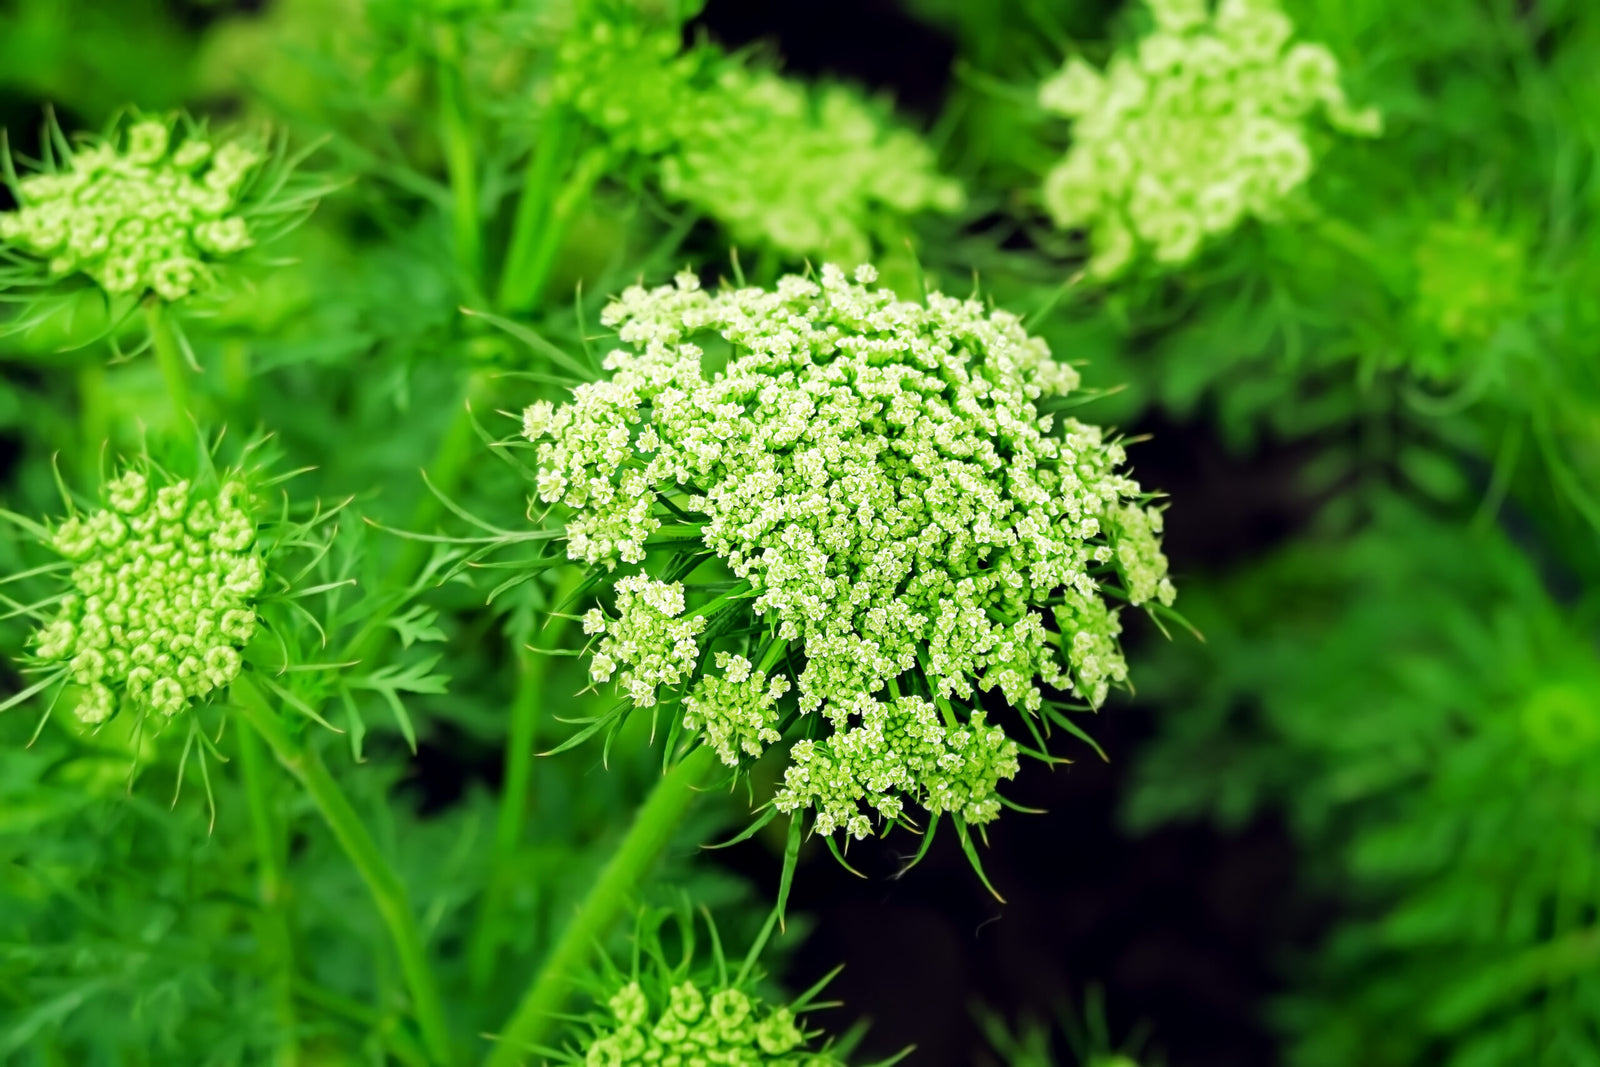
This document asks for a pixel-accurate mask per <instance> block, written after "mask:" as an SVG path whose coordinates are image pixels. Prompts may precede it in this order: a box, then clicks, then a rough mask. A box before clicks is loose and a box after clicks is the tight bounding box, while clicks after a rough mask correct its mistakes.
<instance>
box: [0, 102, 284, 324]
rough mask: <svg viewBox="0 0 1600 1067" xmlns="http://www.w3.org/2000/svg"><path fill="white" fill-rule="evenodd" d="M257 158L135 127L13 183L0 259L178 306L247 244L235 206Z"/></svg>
mask: <svg viewBox="0 0 1600 1067" xmlns="http://www.w3.org/2000/svg"><path fill="white" fill-rule="evenodd" d="M119 141H120V142H121V143H120V145H119ZM266 159H267V155H266V153H265V152H263V151H262V150H261V149H259V148H257V147H255V146H253V145H250V144H248V143H245V142H240V141H230V142H225V143H222V144H220V145H214V144H212V142H210V141H209V140H206V139H205V138H204V137H203V136H202V135H201V134H199V133H197V132H191V133H189V134H188V135H187V136H186V137H184V138H182V139H175V138H174V137H173V134H172V130H171V128H170V126H169V124H168V123H166V122H159V121H149V120H146V121H139V122H135V123H133V124H131V125H130V126H129V127H128V128H127V131H126V135H125V137H118V136H113V137H111V138H109V139H106V140H103V141H98V142H90V143H89V144H86V145H83V146H80V147H79V148H77V149H73V150H68V151H65V152H63V158H61V159H60V160H58V161H57V165H56V166H55V167H53V168H51V169H47V170H46V171H44V172H42V173H38V174H31V175H28V176H27V177H24V178H21V179H20V180H18V181H16V183H15V185H14V187H13V188H14V191H15V193H16V197H17V201H18V204H19V206H18V208H17V210H16V211H14V212H7V213H4V214H0V251H3V250H6V249H9V250H12V251H14V252H20V253H21V254H22V255H24V256H26V257H29V258H31V259H34V260H38V261H39V262H40V264H41V266H42V268H43V270H44V271H45V272H46V274H47V275H48V276H49V277H50V278H52V279H54V278H63V277H66V276H68V275H72V274H83V275H86V276H87V277H89V278H90V279H92V280H93V281H94V282H95V284H97V285H98V286H100V288H101V289H103V290H105V291H106V292H107V293H109V294H111V295H113V296H116V295H122V294H139V293H143V292H145V291H147V290H148V291H151V292H154V293H155V294H156V295H157V296H158V297H160V298H161V299H162V300H165V301H169V302H170V301H177V300H182V299H183V298H184V297H187V296H189V295H190V294H191V293H194V292H196V291H198V290H201V289H204V288H206V287H207V286H208V285H209V284H210V283H211V280H212V279H211V267H210V265H211V264H213V263H215V262H217V261H218V260H221V259H225V258H226V257H228V256H231V255H234V254H235V253H238V252H241V251H243V250H244V249H246V248H248V247H250V245H252V244H253V243H254V241H255V235H254V234H253V233H252V230H251V227H250V225H249V224H248V222H247V221H246V219H245V218H244V216H243V215H242V214H241V212H240V197H241V194H242V192H243V190H244V188H245V186H246V185H247V184H248V182H249V179H250V177H251V175H252V173H253V172H254V171H255V169H256V168H257V167H258V166H259V165H260V164H262V163H263V162H264V161H265V160H266Z"/></svg>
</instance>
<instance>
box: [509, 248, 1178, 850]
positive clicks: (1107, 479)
mask: <svg viewBox="0 0 1600 1067" xmlns="http://www.w3.org/2000/svg"><path fill="white" fill-rule="evenodd" d="M856 279H857V281H856V282H854V283H852V282H851V281H849V280H848V279H847V278H846V277H845V275H844V273H843V272H842V271H841V270H840V269H839V268H837V267H835V266H832V265H828V266H825V267H824V268H823V269H822V272H821V278H820V281H813V280H811V279H809V278H804V277H800V276H789V277H786V278H783V279H781V280H780V281H779V283H778V285H777V287H776V289H775V290H774V291H765V290H761V289H753V288H752V289H738V290H731V291H729V290H724V291H722V292H720V293H716V294H712V293H707V292H705V291H702V290H701V289H700V288H699V286H698V283H697V282H696V280H695V279H694V278H693V276H691V275H687V274H685V275H680V276H679V279H678V283H677V284H676V285H675V286H663V287H660V288H656V289H649V290H647V289H645V288H643V287H637V286H636V287H634V288H631V289H629V290H627V291H626V292H624V293H623V294H622V296H621V297H620V298H619V299H618V300H617V301H615V302H614V303H613V304H612V305H611V306H610V307H608V308H607V310H606V311H605V313H604V316H603V319H604V321H605V322H606V323H607V324H608V325H611V326H613V327H616V328H618V329H619V333H620V336H621V339H622V340H623V341H624V342H625V343H626V344H628V345H630V346H632V347H631V348H621V349H617V350H615V351H613V352H611V353H610V354H609V355H608V356H607V358H606V360H605V366H606V367H607V369H608V370H609V371H610V372H611V377H610V378H609V379H607V380H604V381H599V382H594V383H589V384H585V385H582V386H579V387H578V388H577V389H575V390H574V394H573V397H572V399H571V401H570V402H569V403H566V404H564V405H561V406H560V407H554V406H550V405H544V404H541V405H536V406H535V408H533V409H530V411H529V412H528V413H527V415H526V416H525V420H524V422H525V426H526V427H527V428H528V429H530V430H531V431H532V432H531V434H530V436H532V437H534V438H535V439H536V440H537V441H538V442H539V447H538V467H539V473H538V495H539V498H540V499H541V500H542V501H543V502H545V503H547V504H552V505H561V506H562V507H563V508H564V509H565V511H566V513H567V515H568V521H567V531H568V545H567V551H568V555H569V556H570V557H571V558H573V559H575V560H582V561H584V562H587V563H591V564H601V565H604V566H606V567H614V566H616V565H617V564H618V563H621V562H628V563H640V562H642V561H644V559H645V545H646V541H647V540H648V539H649V538H650V537H651V535H652V534H653V533H654V532H655V531H656V530H658V529H659V528H660V527H661V518H660V517H659V516H658V514H657V512H658V511H664V510H665V505H664V504H662V501H663V500H665V501H670V502H671V503H672V505H673V507H674V508H675V509H677V510H679V511H681V512H686V513H688V514H690V515H692V516H699V517H703V520H704V522H703V527H702V528H701V531H700V537H701V539H702V540H703V542H704V544H705V545H706V547H707V548H709V549H711V550H712V551H713V552H714V553H715V554H716V555H717V556H718V557H720V559H721V560H722V561H723V562H724V563H725V564H726V566H727V567H728V568H729V569H730V570H731V571H732V572H733V573H734V574H735V575H736V576H737V577H739V578H742V579H744V580H746V581H748V582H749V583H750V585H751V587H752V596H751V598H750V599H749V600H748V601H743V602H741V603H745V604H748V605H749V607H748V609H745V610H749V611H751V612H753V613H754V614H755V615H757V616H764V617H768V618H767V625H768V626H771V627H773V628H774V629H775V630H776V634H777V637H778V639H779V640H781V641H785V642H797V643H798V645H799V650H800V651H802V652H803V654H804V662H805V666H804V669H803V670H801V671H800V673H799V675H798V677H797V678H796V679H795V684H796V690H797V706H798V709H799V711H800V713H801V714H802V715H808V714H811V713H814V712H817V711H819V710H820V711H821V712H822V714H823V716H824V717H825V718H826V720H827V721H828V723H829V724H830V725H831V726H832V728H833V733H832V736H830V737H824V738H823V739H822V740H820V741H819V742H818V743H817V745H816V752H817V753H818V755H816V756H808V757H807V759H808V761H809V762H810V763H811V764H812V767H813V769H812V770H811V771H809V772H808V773H809V775H810V778H809V779H808V778H807V776H806V775H805V774H801V775H799V776H798V777H796V778H795V780H794V781H793V782H792V783H791V785H790V795H791V796H792V797H794V798H797V800H796V803H813V802H825V804H826V806H828V807H829V810H830V811H832V812H833V816H832V817H831V820H830V821H831V822H833V823H837V824H839V825H845V824H846V822H847V821H848V820H847V819H846V818H845V817H844V816H843V814H842V813H843V811H844V800H843V799H841V798H844V797H846V796H848V795H852V792H853V795H854V797H855V799H857V800H860V801H862V802H865V803H870V804H872V805H873V806H874V807H876V808H877V809H878V810H879V811H880V812H884V813H886V814H887V813H888V809H886V808H885V807H884V806H883V805H884V803H887V801H885V799H884V794H885V792H886V791H891V790H898V791H900V792H902V793H904V794H905V795H906V796H909V797H911V798H914V799H915V800H917V802H919V803H928V802H930V801H931V802H932V803H934V804H936V805H938V806H939V807H940V808H941V809H942V810H949V811H960V812H962V813H963V814H964V816H965V817H968V818H983V817H988V815H991V814H992V813H993V811H994V810H995V809H994V806H993V805H992V804H991V803H990V800H991V799H992V787H993V783H994V781H995V780H996V779H998V778H1000V777H1005V776H1007V775H1008V774H1009V773H1010V768H1011V766H1012V764H1013V762H1014V759H1013V757H1014V754H1015V753H1014V749H1008V748H1006V747H1005V744H1003V743H1002V740H1001V739H1000V738H999V737H997V736H996V731H995V728H993V727H984V726H981V725H979V724H980V723H981V720H980V719H978V718H977V716H976V715H974V716H973V723H972V724H971V725H969V726H968V727H965V728H958V727H959V723H958V722H951V721H943V720H941V719H938V718H930V717H929V715H928V714H927V713H926V704H925V703H924V702H919V701H918V700H910V699H907V700H899V699H893V697H897V696H898V695H899V694H901V693H906V694H908V695H909V694H920V695H921V696H925V697H927V698H928V699H930V700H932V701H933V702H934V703H935V704H941V703H942V702H944V701H947V700H948V699H950V698H952V697H955V698H959V699H961V700H963V701H966V702H968V703H971V702H972V701H974V700H975V699H976V693H977V692H978V691H980V690H982V691H990V690H999V691H1000V692H1001V694H1003V695H1004V697H1005V698H1006V700H1007V701H1008V702H1009V703H1011V704H1012V705H1014V706H1017V707H1019V708H1022V709H1024V710H1025V711H1026V712H1029V713H1034V712H1037V711H1038V710H1039V709H1040V707H1041V705H1042V701H1043V691H1042V689H1041V685H1044V686H1049V687H1052V688H1054V689H1058V690H1062V691H1076V692H1077V693H1079V694H1080V695H1082V696H1083V697H1084V698H1085V699H1087V700H1089V701H1090V702H1092V703H1098V702H1099V701H1101V700H1102V699H1104V697H1105V695H1106V691H1107V688H1108V686H1109V685H1110V684H1111V683H1114V682H1118V681H1121V680H1123V679H1124V678H1125V677H1126V666H1125V664H1124V662H1123V659H1122V655H1121V652H1120V650H1119V649H1118V647H1117V642H1116V636H1117V633H1118V629H1119V624H1118V622H1117V616H1116V610H1115V608H1114V607H1112V606H1111V603H1110V602H1109V601H1108V599H1107V598H1108V595H1109V594H1107V593H1106V592H1105V591H1104V590H1102V588H1101V582H1102V581H1111V582H1113V583H1116V582H1120V585H1121V594H1122V595H1124V596H1126V598H1127V599H1128V600H1130V601H1131V602H1133V603H1135V604H1143V603H1148V602H1152V601H1154V602H1159V603H1163V604H1165V603H1170V602H1171V601H1172V599H1173V596H1174V591H1173V587H1172V583H1171V581H1170V580H1169V579H1168V578H1167V576H1166V559H1165V557H1164V556H1163V555H1162V554H1161V551H1160V547H1159V531H1160V514H1159V512H1158V511H1157V510H1155V509H1154V508H1151V507H1149V506H1148V505H1147V504H1145V503H1144V501H1145V499H1146V497H1145V495H1144V494H1143V493H1142V492H1141V490H1140V488H1139V486H1138V484H1137V483H1136V482H1134V481H1133V480H1132V479H1131V478H1129V477H1127V476H1126V475H1124V474H1122V473H1120V471H1119V468H1120V466H1121V465H1122V463H1123V461H1124V454H1123V450H1122V448H1121V446H1120V445H1118V444H1117V443H1116V442H1114V441H1110V440H1107V439H1106V437H1105V435H1104V434H1103V432H1102V431H1101V430H1100V429H1099V428H1098V427H1095V426H1091V425H1088V424H1085V423H1081V422H1078V421H1077V420H1074V419H1071V418H1061V419H1058V418H1056V417H1055V416H1052V415H1048V414H1043V413H1041V412H1040V410H1039V408H1038V403H1039V402H1040V401H1042V400H1046V399H1049V398H1053V397H1061V396H1064V395H1066V394H1068V393H1070V392H1071V391H1072V390H1073V389H1074V388H1075V387H1076V386H1077V382H1078V378H1077V374H1076V372H1075V371H1074V370H1073V369H1072V368H1071V367H1069V366H1066V365H1063V364H1060V363H1057V362H1055V361H1054V360H1053V359H1052V358H1051V356H1050V352H1049V349H1048V348H1047V346H1046V345H1045V344H1044V343H1043V342H1042V341H1041V340H1039V339H1038V338H1035V337H1032V336H1030V335H1029V334H1028V333H1027V332H1026V331H1025V330H1024V329H1023V327H1022V324H1021V322H1020V321H1019V320H1018V319H1017V318H1016V317H1015V316H1012V315H1010V314H1007V313H1005V312H1002V311H991V310H989V309H988V308H986V307H984V306H983V305H982V304H980V303H978V302H977V301H975V300H966V301H961V300H955V299H951V298H949V297H945V296H942V295H940V294H937V293H934V294H931V295H929V296H928V297H927V300H926V302H925V303H912V302H907V301H902V300H900V299H898V298H897V297H896V296H895V294H894V293H893V292H891V291H889V290H887V289H881V288H879V289H873V288H870V283H871V282H872V281H874V280H875V274H874V272H873V271H872V270H871V268H868V267H863V268H861V269H859V270H858V271H857V272H856ZM708 334H709V335H713V336H719V337H720V338H721V339H722V340H723V341H725V342H727V343H728V344H729V345H731V353H730V355H729V357H728V360H727V364H726V367H725V368H724V369H723V370H720V371H717V372H715V373H713V374H711V375H710V376H709V377H708V376H707V375H706V373H705V372H704V371H703V370H702V355H703V352H702V349H701V347H700V345H699V344H698V343H696V340H697V339H700V338H701V337H702V335H708ZM640 583H646V584H648V580H647V579H645V578H643V577H629V578H624V579H622V580H621V581H619V582H618V583H617V585H618V590H619V592H618V612H619V614H621V615H623V617H624V618H623V619H622V620H618V621H617V622H615V623H612V622H609V621H607V620H606V619H605V618H604V617H603V616H602V615H601V613H600V612H598V611H596V612H593V613H591V617H592V619H593V624H592V625H593V627H594V629H593V630H592V631H591V632H599V631H600V630H601V629H604V630H605V631H606V632H607V634H608V641H609V642H610V643H609V644H603V645H602V647H601V650H600V656H601V657H604V659H603V660H602V659H601V658H600V657H597V663H596V672H595V676H596V677H597V678H600V677H603V676H609V673H610V670H611V669H612V668H613V666H614V665H615V663H617V662H628V663H638V662H642V661H644V659H645V657H647V656H649V657H654V658H653V659H652V660H650V662H651V663H652V664H656V666H652V667H650V668H648V669H646V670H644V671H642V672H641V671H640V670H638V669H637V668H636V669H635V670H634V673H633V675H632V676H631V677H630V679H629V683H628V684H629V687H630V690H633V691H636V692H635V700H636V702H643V698H645V697H646V693H645V692H644V689H645V687H647V686H648V685H650V684H661V682H663V681H664V682H668V683H673V682H676V681H677V680H678V678H679V677H681V676H683V675H685V674H688V673H690V672H691V671H692V670H693V666H694V665H693V662H692V660H693V656H694V654H695V649H694V645H693V641H692V640H689V641H685V640H684V639H683V638H682V637H680V636H677V635H674V634H672V633H670V632H669V631H668V630H666V629H665V628H664V623H665V622H666V621H667V620H668V619H669V618H673V619H676V617H677V615H678V613H679V612H681V610H682V608H681V596H682V587H681V586H678V585H674V586H672V587H671V588H672V590H673V597H674V598H675V599H674V600H673V603H672V604H671V605H669V607H670V608H671V609H672V610H670V611H666V612H662V611H657V612H655V613H654V614H653V615H651V616H649V617H648V618H646V617H645V616H644V615H642V614H641V612H640V610H639V609H638V608H636V607H632V606H628V605H632V604H633V603H634V602H635V599H636V592H637V590H638V589H640V588H642V586H641V584H640ZM1047 623H1054V624H1055V625H1056V626H1058V627H1059V629H1056V630H1052V629H1050V628H1049V626H1048V625H1047ZM694 632H696V633H697V632H698V631H694ZM624 635H625V636H624ZM686 636H690V637H692V634H690V635H686ZM652 642H653V643H654V647H653V648H652V647H651V643H652ZM668 664H670V670H664V669H663V666H664V665H668ZM721 666H722V668H723V670H724V671H730V668H731V671H730V673H729V674H728V675H726V676H725V677H724V678H723V679H720V680H712V681H709V682H707V681H704V680H702V682H701V683H699V684H698V685H697V687H696V690H695V701H696V703H695V706H694V708H693V709H691V710H690V712H689V715H690V717H691V721H692V722H694V723H696V724H700V726H701V728H702V729H704V730H705V731H706V733H707V736H708V737H711V736H712V732H713V729H714V730H715V736H716V738H717V740H716V741H715V742H713V743H716V744H717V745H718V749H719V753H720V754H721V755H723V757H724V759H727V757H728V756H729V755H731V754H734V753H736V752H738V751H743V752H750V750H751V748H759V745H760V744H761V743H762V742H763V741H765V742H766V743H771V741H772V734H771V733H770V732H766V731H769V730H770V731H773V732H778V726H777V725H776V724H775V721H774V711H775V705H774V701H775V700H776V697H777V695H778V694H777V693H776V692H775V691H774V690H772V689H771V688H770V683H769V682H765V681H756V682H754V683H752V678H751V676H745V675H744V674H743V671H744V670H745V669H746V666H745V665H744V664H743V663H742V662H735V661H734V660H733V659H732V658H729V659H726V660H723V661H722V664H721ZM739 679H742V681H740V680H739ZM740 685H742V686H745V687H746V688H748V689H749V692H748V693H747V694H745V697H744V698H745V699H748V700H749V701H750V703H749V704H748V705H746V707H745V709H744V711H743V712H742V713H741V714H742V716H743V717H741V718H738V719H736V720H730V718H729V714H728V713H727V712H726V711H723V710H719V711H716V712H715V713H714V712H713V711H712V709H713V708H715V707H719V705H718V704H716V703H714V702H716V701H719V700H721V699H722V698H723V697H724V696H725V695H727V694H729V693H730V692H731V690H730V689H729V688H727V687H728V686H740ZM891 694H892V696H891ZM869 712H870V713H872V715H873V717H872V718H869V717H868V713H869ZM946 718H949V717H948V716H946ZM853 723H858V724H859V725H858V726H854V727H853V726H852V724H853ZM713 724H715V725H714V726H713ZM873 724H876V725H873ZM816 732H817V731H816V730H815V729H813V730H812V733H813V734H814V735H815V734H816ZM901 736H906V737H911V736H914V737H915V738H916V739H917V744H916V746H912V747H910V748H907V747H903V746H902V747H895V745H896V744H897V743H898V742H893V741H892V740H891V741H883V742H880V740H879V738H888V739H893V738H897V737H901ZM807 751H808V752H809V751H811V750H809V749H808V750H807ZM874 761H876V764H875V765H873V764H874ZM798 765H799V764H798V763H797V766H798ZM869 765H872V766H869ZM880 786H881V787H882V788H879V787H880ZM986 790H988V791H987V792H986ZM891 806H892V805H891ZM895 810H898V809H895ZM849 825H850V826H851V827H852V828H855V829H859V827H860V826H861V825H862V824H861V823H860V822H854V823H850V824H849Z"/></svg>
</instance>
